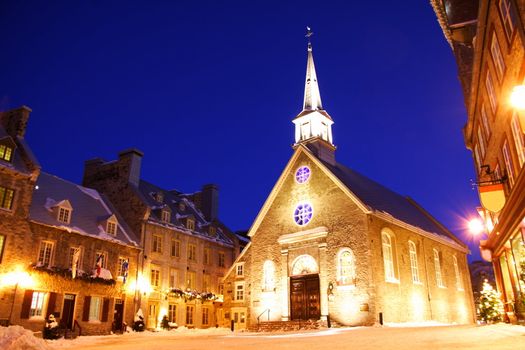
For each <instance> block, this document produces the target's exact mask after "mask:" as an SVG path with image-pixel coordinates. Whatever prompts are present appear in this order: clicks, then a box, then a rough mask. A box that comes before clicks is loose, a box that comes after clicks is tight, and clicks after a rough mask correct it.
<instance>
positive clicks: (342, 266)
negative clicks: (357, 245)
mask: <svg viewBox="0 0 525 350" xmlns="http://www.w3.org/2000/svg"><path fill="white" fill-rule="evenodd" d="M355 279H356V272H355V257H354V253H353V252H352V250H350V249H349V248H344V249H343V250H342V251H341V252H339V254H338V256H337V284H339V285H341V286H346V285H354V284H355Z"/></svg>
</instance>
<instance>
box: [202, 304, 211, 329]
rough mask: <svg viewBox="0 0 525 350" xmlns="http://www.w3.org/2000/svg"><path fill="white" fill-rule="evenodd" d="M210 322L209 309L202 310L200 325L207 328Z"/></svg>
mask: <svg viewBox="0 0 525 350" xmlns="http://www.w3.org/2000/svg"><path fill="white" fill-rule="evenodd" d="M209 322H210V309H209V308H207V307H203V308H202V324H203V325H205V326H207V325H208V324H209Z"/></svg>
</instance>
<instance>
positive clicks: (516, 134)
mask: <svg viewBox="0 0 525 350" xmlns="http://www.w3.org/2000/svg"><path fill="white" fill-rule="evenodd" d="M511 129H512V136H513V138H514V145H515V146H516V153H517V154H518V162H519V166H520V168H521V167H522V166H523V163H524V162H525V148H524V147H523V146H524V140H523V132H522V131H521V127H520V122H519V120H518V114H517V113H516V111H514V113H513V114H512V121H511Z"/></svg>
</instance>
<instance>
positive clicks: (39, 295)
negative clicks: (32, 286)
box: [29, 292, 46, 317]
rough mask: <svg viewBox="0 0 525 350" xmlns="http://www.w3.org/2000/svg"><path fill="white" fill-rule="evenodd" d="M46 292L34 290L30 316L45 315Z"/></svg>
mask: <svg viewBox="0 0 525 350" xmlns="http://www.w3.org/2000/svg"><path fill="white" fill-rule="evenodd" d="M45 298H46V293H44V292H33V298H32V299H31V309H30V310H29V316H31V317H35V316H43V314H44V313H43V310H44V300H45Z"/></svg>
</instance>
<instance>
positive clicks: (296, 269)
mask: <svg viewBox="0 0 525 350" xmlns="http://www.w3.org/2000/svg"><path fill="white" fill-rule="evenodd" d="M318 272H319V269H318V268H317V262H316V261H315V259H314V258H313V257H312V256H311V255H308V254H304V255H301V256H299V257H297V258H296V259H295V261H294V262H293V264H292V276H297V275H308V274H312V273H318Z"/></svg>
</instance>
